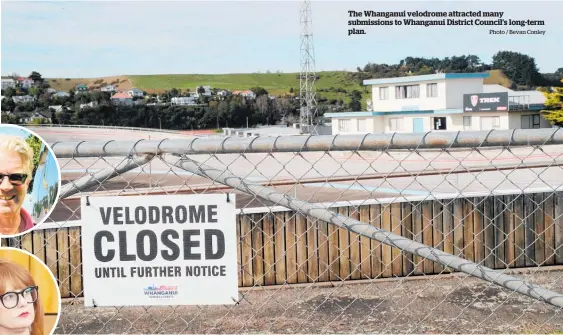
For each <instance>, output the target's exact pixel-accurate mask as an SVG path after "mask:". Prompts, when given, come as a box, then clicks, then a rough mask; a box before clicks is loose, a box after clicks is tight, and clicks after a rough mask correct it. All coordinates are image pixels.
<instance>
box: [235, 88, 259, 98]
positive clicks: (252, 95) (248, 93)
mask: <svg viewBox="0 0 563 335" xmlns="http://www.w3.org/2000/svg"><path fill="white" fill-rule="evenodd" d="M233 95H241V96H243V97H245V98H250V99H256V94H255V93H254V92H252V91H251V90H246V91H233Z"/></svg>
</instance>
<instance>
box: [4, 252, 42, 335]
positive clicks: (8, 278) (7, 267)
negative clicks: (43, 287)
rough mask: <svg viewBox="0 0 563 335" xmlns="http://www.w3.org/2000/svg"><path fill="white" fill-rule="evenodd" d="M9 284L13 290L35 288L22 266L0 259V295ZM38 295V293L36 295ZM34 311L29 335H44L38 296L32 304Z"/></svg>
mask: <svg viewBox="0 0 563 335" xmlns="http://www.w3.org/2000/svg"><path fill="white" fill-rule="evenodd" d="M8 283H10V284H12V286H13V287H14V289H24V288H27V287H30V286H36V284H35V280H33V277H32V276H31V274H30V273H29V271H28V270H27V269H26V268H24V267H23V266H21V265H19V264H17V263H14V262H12V261H9V260H6V259H0V295H2V294H4V293H6V286H7V284H8ZM38 294H39V293H38ZM33 310H34V311H35V319H33V323H32V324H31V332H30V335H43V334H44V333H45V330H44V329H43V327H44V320H43V319H44V314H43V306H42V305H41V299H39V295H38V296H37V300H35V302H34V303H33Z"/></svg>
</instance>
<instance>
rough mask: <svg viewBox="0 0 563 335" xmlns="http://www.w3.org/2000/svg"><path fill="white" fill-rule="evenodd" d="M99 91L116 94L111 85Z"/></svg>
mask: <svg viewBox="0 0 563 335" xmlns="http://www.w3.org/2000/svg"><path fill="white" fill-rule="evenodd" d="M100 91H102V92H109V93H113V92H117V89H116V88H115V86H113V85H106V86H104V87H102V88H101V89H100Z"/></svg>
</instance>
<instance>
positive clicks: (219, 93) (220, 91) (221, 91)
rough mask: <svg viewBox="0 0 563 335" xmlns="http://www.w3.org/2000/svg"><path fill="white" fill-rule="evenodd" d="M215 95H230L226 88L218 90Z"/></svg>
mask: <svg viewBox="0 0 563 335" xmlns="http://www.w3.org/2000/svg"><path fill="white" fill-rule="evenodd" d="M217 95H218V96H220V97H228V96H229V95H231V92H230V91H227V90H219V91H218V92H217Z"/></svg>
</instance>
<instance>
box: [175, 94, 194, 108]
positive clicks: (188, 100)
mask: <svg viewBox="0 0 563 335" xmlns="http://www.w3.org/2000/svg"><path fill="white" fill-rule="evenodd" d="M170 100H171V101H170V102H171V103H172V105H184V106H185V105H197V101H196V97H195V96H189V97H173V98H172V99H170Z"/></svg>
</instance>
